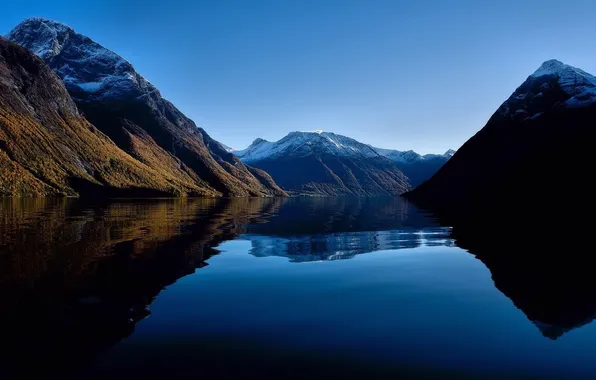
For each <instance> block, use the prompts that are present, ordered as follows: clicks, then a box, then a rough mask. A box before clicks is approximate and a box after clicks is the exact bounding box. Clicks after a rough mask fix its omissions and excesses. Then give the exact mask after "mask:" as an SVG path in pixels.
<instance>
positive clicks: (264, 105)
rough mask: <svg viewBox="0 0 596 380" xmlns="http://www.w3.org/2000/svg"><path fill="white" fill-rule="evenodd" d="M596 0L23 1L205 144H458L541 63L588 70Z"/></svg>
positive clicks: (6, 24) (433, 148) (437, 147)
mask: <svg viewBox="0 0 596 380" xmlns="http://www.w3.org/2000/svg"><path fill="white" fill-rule="evenodd" d="M595 14H596V1H593V0H567V1H560V0H557V1H550V0H542V1H538V0H501V1H490V0H486V1H478V0H469V1H464V0H461V1H450V0H436V1H433V0H420V1H413V0H411V1H399V0H358V1H356V0H269V1H261V0H211V1H200V0H194V1H191V0H179V1H177V0H170V1H164V0H159V1H157V0H145V1H131V0H97V1H91V0H86V1H65V0H49V1H48V0H27V1H10V2H6V3H5V4H4V3H3V4H2V17H0V33H2V34H5V33H7V32H8V31H10V29H12V27H13V26H14V25H16V24H17V23H19V22H20V21H21V20H23V19H24V18H26V17H32V16H41V17H46V18H50V19H54V20H57V21H61V22H64V23H66V24H68V25H70V26H72V27H73V28H74V29H75V30H77V31H78V32H80V33H83V34H85V35H87V36H89V37H91V38H92V39H94V40H96V41H97V42H99V43H101V44H103V45H104V46H106V47H108V48H110V49H112V50H114V51H116V52H117V53H119V54H120V55H122V56H124V57H125V58H127V59H128V60H129V61H131V62H132V63H133V65H134V66H135V68H136V69H137V71H138V72H139V73H141V74H142V75H143V76H145V77H146V78H147V79H148V80H150V81H151V82H152V83H153V84H155V85H156V86H157V87H158V88H159V89H160V90H161V92H162V94H163V96H164V97H166V98H167V99H169V100H170V101H172V102H173V103H174V104H175V105H176V106H177V107H178V108H180V110H182V111H183V112H184V113H186V114H187V115H188V116H189V117H190V118H192V119H193V120H194V121H195V122H196V123H197V124H198V125H199V126H201V127H203V128H205V129H206V130H207V132H208V133H209V134H211V136H212V137H214V138H215V139H217V140H219V141H221V142H223V143H224V144H227V145H230V146H232V147H234V148H238V149H240V148H244V147H246V146H247V145H248V144H250V142H252V140H254V139H255V138H256V137H261V138H265V139H267V140H277V139H279V138H281V137H283V136H284V135H286V134H287V133H288V132H290V131H295V130H317V129H322V130H325V131H331V132H335V133H340V134H344V135H347V136H350V137H353V138H356V139H357V140H360V141H362V142H365V143H369V144H372V145H375V146H379V147H383V148H395V149H400V150H407V149H413V150H416V151H418V152H420V153H436V152H443V151H445V150H447V149H448V148H459V147H460V146H461V144H463V143H464V142H465V141H466V140H467V139H468V138H469V137H471V136H472V135H473V134H474V133H476V132H477V131H478V130H479V129H480V128H481V127H482V126H484V124H485V123H486V121H487V120H488V118H489V117H490V116H491V115H492V113H493V112H494V111H495V110H496V109H497V107H498V106H499V105H500V104H501V103H502V102H503V101H504V100H505V99H506V98H507V97H509V95H510V94H511V93H512V92H513V91H514V90H515V88H516V87H517V86H519V85H520V84H521V83H522V82H523V81H524V80H525V79H526V77H527V76H528V75H530V74H531V73H532V72H533V71H535V70H536V69H537V68H538V66H540V64H541V63H542V62H543V61H545V60H547V59H551V58H557V59H559V60H561V61H563V62H565V63H567V64H570V65H573V66H577V67H580V68H582V69H584V70H585V71H588V72H592V73H596V42H595V41H596V22H595V21H594V20H595V19H594V15H595Z"/></svg>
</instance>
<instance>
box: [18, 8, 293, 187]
mask: <svg viewBox="0 0 596 380" xmlns="http://www.w3.org/2000/svg"><path fill="white" fill-rule="evenodd" d="M8 38H9V39H10V40H12V41H13V42H16V43H17V44H19V45H21V46H23V47H25V48H27V49H29V50H31V51H33V52H34V53H35V54H37V55H38V56H39V57H41V58H42V59H43V60H44V61H45V62H46V63H47V64H48V66H50V68H51V69H52V70H54V72H55V73H57V74H58V76H59V77H60V78H61V79H62V81H63V82H64V84H65V86H66V89H67V90H68V92H69V94H70V95H71V96H72V98H73V99H74V100H75V102H76V104H77V106H78V107H79V109H80V110H81V111H82V112H83V114H84V115H85V117H86V118H87V119H88V120H89V121H90V122H91V123H92V124H94V125H95V126H96V127H97V128H98V129H100V130H101V131H102V132H103V133H105V134H106V135H108V136H109V137H110V138H111V139H112V140H113V141H114V142H115V143H116V144H117V145H118V146H119V147H120V148H122V149H123V150H125V151H126V152H127V153H129V154H130V155H131V156H132V157H134V158H136V159H137V160H139V161H141V162H142V163H144V164H147V165H149V166H151V167H153V168H156V170H158V171H159V172H160V173H161V175H163V176H164V177H165V178H166V180H167V181H170V182H172V181H175V182H181V183H184V184H186V186H187V187H188V188H193V189H197V188H198V189H200V191H199V193H204V194H210V195H235V196H249V195H253V196H262V195H283V194H285V193H284V192H283V191H282V190H281V189H280V188H279V187H278V186H277V185H276V184H275V182H274V181H273V180H272V179H271V177H269V175H268V174H267V173H264V172H263V171H261V170H258V169H254V168H250V167H247V166H246V165H244V164H243V163H242V162H241V161H240V160H239V159H238V158H237V157H235V156H234V155H233V154H231V153H230V152H228V151H226V149H225V148H224V147H223V146H222V145H221V144H220V143H218V142H217V141H215V140H213V139H212V138H211V137H210V136H209V135H208V134H207V133H206V132H205V131H204V130H203V129H201V128H198V127H197V126H196V124H195V123H194V122H193V121H192V120H190V119H189V118H187V117H186V116H185V115H184V114H183V113H182V112H180V111H179V110H178V109H177V108H176V107H175V106H174V105H173V104H172V103H170V102H169V101H167V100H165V99H164V98H162V96H161V94H160V93H159V91H158V90H157V89H156V88H155V87H154V86H153V85H152V84H150V83H149V82H148V81H147V80H145V79H144V78H143V77H142V76H141V75H140V74H138V73H137V72H136V71H135V70H134V68H133V66H132V64H131V63H130V62H128V61H127V60H125V59H124V58H122V57H121V56H120V55H118V54H116V53H114V52H113V51H110V50H109V49H106V48H105V47H103V46H101V45H100V44H98V43H97V42H95V41H93V40H91V39H90V38H88V37H86V36H83V35H81V34H79V33H77V32H75V31H74V30H73V29H72V28H71V27H69V26H67V25H64V24H62V23H59V22H56V21H52V20H46V19H43V18H32V19H28V20H25V21H23V22H22V23H20V24H19V25H18V26H16V27H15V28H14V30H12V31H11V32H10V33H9V35H8Z"/></svg>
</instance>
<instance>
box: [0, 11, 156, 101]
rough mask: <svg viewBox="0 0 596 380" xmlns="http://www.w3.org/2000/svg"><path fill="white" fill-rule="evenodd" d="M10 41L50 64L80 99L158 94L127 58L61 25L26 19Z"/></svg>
mask: <svg viewBox="0 0 596 380" xmlns="http://www.w3.org/2000/svg"><path fill="white" fill-rule="evenodd" d="M7 38H8V39H9V40H11V41H13V42H15V43H17V44H19V45H22V46H23V47H25V48H27V49H29V50H31V51H33V52H34V53H35V54H36V55H37V56H39V57H40V58H42V59H44V60H45V61H46V62H48V64H49V65H50V67H52V68H53V69H54V71H56V73H57V74H58V75H59V76H60V77H61V78H62V80H63V82H64V83H65V85H66V86H67V88H69V91H71V92H72V93H73V94H74V95H73V97H75V98H77V99H78V100H84V99H85V98H92V99H94V98H95V99H97V98H119V97H122V96H131V95H132V96H135V97H140V96H143V95H148V94H149V93H151V92H154V91H157V89H156V88H155V87H154V86H153V85H152V84H151V83H149V81H147V80H146V79H145V78H143V77H142V76H141V75H139V74H138V73H137V72H136V71H135V70H134V68H133V66H132V64H131V63H130V62H128V61H127V60H126V59H124V58H123V57H121V56H120V55H118V54H116V53H115V52H113V51H111V50H109V49H107V48H105V47H103V46H102V45H100V44H98V43H97V42H95V41H93V40H91V39H90V38H88V37H86V36H83V35H81V34H79V33H77V32H75V30H74V29H73V28H71V27H69V26H67V25H65V24H62V23H60V22H57V21H52V20H48V19H44V18H30V19H26V20H24V21H23V22H21V23H20V24H19V25H17V26H16V27H15V28H14V29H13V30H12V31H11V32H10V33H9V34H8V36H7Z"/></svg>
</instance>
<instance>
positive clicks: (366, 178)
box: [234, 131, 410, 195]
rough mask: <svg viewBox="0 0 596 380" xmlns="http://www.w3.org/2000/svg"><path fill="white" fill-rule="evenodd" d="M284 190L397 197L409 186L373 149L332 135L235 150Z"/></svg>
mask: <svg viewBox="0 0 596 380" xmlns="http://www.w3.org/2000/svg"><path fill="white" fill-rule="evenodd" d="M234 153H235V154H236V155H237V156H238V157H240V159H241V160H242V161H243V162H245V163H247V164H250V165H252V166H255V167H257V168H260V169H263V170H265V171H267V172H268V173H269V174H271V176H272V177H273V179H274V180H275V181H276V182H277V183H278V184H280V186H282V187H283V188H284V189H286V190H289V191H292V192H296V193H309V194H319V195H399V194H401V193H403V192H404V191H406V190H407V189H409V188H410V186H409V183H408V179H407V178H406V177H405V176H404V174H403V173H402V172H401V171H400V170H399V168H398V167H397V165H396V164H395V163H394V162H393V161H391V160H390V159H388V158H387V157H385V156H383V155H381V154H379V153H378V152H377V151H376V150H375V149H374V148H373V147H371V146H370V145H367V144H363V143H361V142H359V141H356V140H354V139H352V138H349V137H346V136H341V135H338V134H335V133H331V132H324V131H314V132H292V133H290V134H288V135H287V136H285V137H284V138H282V139H281V140H279V141H276V142H270V141H266V140H263V139H256V140H255V141H254V142H253V143H252V144H251V145H250V146H249V147H248V148H246V149H244V150H239V151H234Z"/></svg>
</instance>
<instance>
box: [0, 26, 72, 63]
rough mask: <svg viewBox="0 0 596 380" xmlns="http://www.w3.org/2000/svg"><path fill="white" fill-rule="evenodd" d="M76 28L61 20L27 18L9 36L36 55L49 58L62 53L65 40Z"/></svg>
mask: <svg viewBox="0 0 596 380" xmlns="http://www.w3.org/2000/svg"><path fill="white" fill-rule="evenodd" d="M69 33H74V30H73V29H72V28H71V27H69V26H68V25H65V24H63V23H61V22H58V21H54V20H49V19H45V18H41V17H32V18H28V19H25V20H24V21H22V22H21V23H20V24H18V25H17V26H16V27H15V28H14V29H13V30H12V31H11V32H10V33H9V34H8V36H7V38H8V39H9V40H11V41H13V42H16V43H18V44H19V45H23V46H24V47H26V48H28V49H29V50H31V51H32V52H33V53H34V54H35V55H37V56H39V57H41V58H43V59H47V58H51V57H53V56H55V55H58V54H60V52H61V51H62V48H63V42H64V40H65V39H67V37H66V36H67V35H68V34H69Z"/></svg>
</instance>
